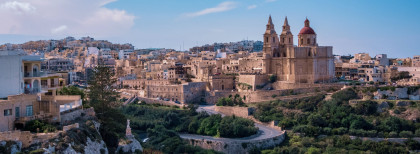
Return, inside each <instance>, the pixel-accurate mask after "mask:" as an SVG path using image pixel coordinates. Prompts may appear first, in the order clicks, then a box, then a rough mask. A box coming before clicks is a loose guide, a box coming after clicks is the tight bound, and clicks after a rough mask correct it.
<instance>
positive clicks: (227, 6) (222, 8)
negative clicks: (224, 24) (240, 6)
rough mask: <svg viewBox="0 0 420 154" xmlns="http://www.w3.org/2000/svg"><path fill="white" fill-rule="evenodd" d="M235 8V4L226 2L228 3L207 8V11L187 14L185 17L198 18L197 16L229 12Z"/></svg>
mask: <svg viewBox="0 0 420 154" xmlns="http://www.w3.org/2000/svg"><path fill="white" fill-rule="evenodd" d="M235 8H236V3H235V2H229V1H228V2H223V3H220V4H219V5H217V6H216V7H212V8H207V9H204V10H201V11H198V12H194V13H187V14H186V16H187V17H198V16H202V15H206V14H211V13H218V12H225V11H229V10H232V9H235Z"/></svg>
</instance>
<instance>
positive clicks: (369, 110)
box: [354, 101, 378, 115]
mask: <svg viewBox="0 0 420 154" xmlns="http://www.w3.org/2000/svg"><path fill="white" fill-rule="evenodd" d="M377 106H378V104H377V103H376V102H374V101H363V102H360V103H357V104H356V106H355V107H354V111H355V113H357V114H362V115H372V114H375V113H376V109H377Z"/></svg>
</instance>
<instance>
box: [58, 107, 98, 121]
mask: <svg viewBox="0 0 420 154" xmlns="http://www.w3.org/2000/svg"><path fill="white" fill-rule="evenodd" d="M82 115H88V116H95V110H94V109H93V108H88V109H77V110H73V111H70V112H64V113H62V114H61V115H60V119H61V123H63V124H68V123H69V122H71V121H73V120H75V119H76V118H78V117H81V116H82Z"/></svg>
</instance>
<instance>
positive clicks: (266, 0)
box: [265, 0, 277, 3]
mask: <svg viewBox="0 0 420 154" xmlns="http://www.w3.org/2000/svg"><path fill="white" fill-rule="evenodd" d="M275 1H277V0H265V2H267V3H271V2H275Z"/></svg>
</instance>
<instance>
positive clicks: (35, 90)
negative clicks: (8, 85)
mask: <svg viewBox="0 0 420 154" xmlns="http://www.w3.org/2000/svg"><path fill="white" fill-rule="evenodd" d="M39 92H40V90H39V89H31V88H25V94H37V93H39Z"/></svg>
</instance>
